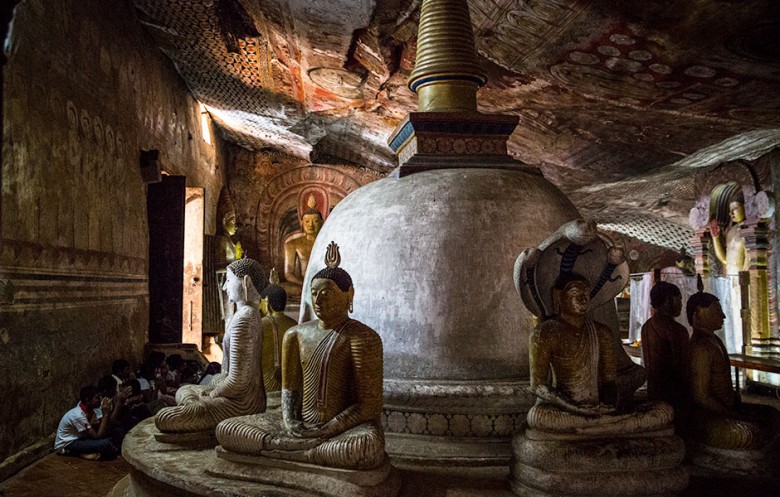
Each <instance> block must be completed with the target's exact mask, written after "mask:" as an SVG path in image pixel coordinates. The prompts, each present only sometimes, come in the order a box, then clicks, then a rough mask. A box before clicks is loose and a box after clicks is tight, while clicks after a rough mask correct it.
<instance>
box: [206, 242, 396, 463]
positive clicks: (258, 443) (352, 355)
mask: <svg viewBox="0 0 780 497" xmlns="http://www.w3.org/2000/svg"><path fill="white" fill-rule="evenodd" d="M325 262H326V265H327V267H326V268H325V269H323V270H321V271H320V272H318V273H317V274H315V275H314V277H313V278H312V283H311V299H312V304H313V307H314V312H315V314H316V315H317V317H318V318H319V319H318V320H313V321H309V322H306V323H303V324H300V325H297V326H295V327H293V328H291V329H290V330H289V331H288V332H287V333H286V334H285V336H284V340H283V342H282V408H281V416H280V415H279V414H277V412H269V413H265V414H261V415H256V416H243V417H240V418H234V419H229V420H226V421H223V422H222V423H220V424H219V426H218V427H217V430H216V435H217V440H218V441H219V443H220V444H221V445H222V449H224V450H225V451H228V452H234V453H241V454H253V455H260V456H264V457H266V458H275V459H285V460H291V461H301V462H307V463H313V464H317V465H321V466H329V467H334V468H345V469H359V470H364V469H371V468H375V467H378V466H380V465H381V464H383V463H384V462H385V458H386V454H385V451H384V434H383V431H382V428H381V426H380V424H379V420H380V414H381V411H382V402H383V398H382V374H383V371H382V341H381V339H380V337H379V335H378V334H377V333H376V332H375V331H374V330H372V329H371V328H369V327H368V326H366V325H364V324H363V323H361V322H359V321H356V320H354V319H350V317H349V312H350V310H351V307H352V298H353V296H354V289H353V287H352V278H351V277H350V276H349V274H348V273H347V272H346V271H344V270H343V269H341V268H340V267H338V265H339V262H340V255H339V253H338V246H336V244H335V243H331V244H330V246H329V247H328V251H327V255H326V257H325Z"/></svg>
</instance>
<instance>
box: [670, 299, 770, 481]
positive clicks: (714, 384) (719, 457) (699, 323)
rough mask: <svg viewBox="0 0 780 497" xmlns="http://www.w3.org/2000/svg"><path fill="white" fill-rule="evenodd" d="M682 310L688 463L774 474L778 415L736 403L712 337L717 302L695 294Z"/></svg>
mask: <svg viewBox="0 0 780 497" xmlns="http://www.w3.org/2000/svg"><path fill="white" fill-rule="evenodd" d="M685 312H686V315H687V317H688V322H690V324H691V326H692V327H693V334H692V335H691V340H690V395H691V399H692V401H693V412H692V415H691V418H692V419H691V421H692V422H691V424H690V432H689V436H690V437H691V439H692V440H693V441H694V442H695V444H692V452H693V461H694V463H695V464H698V465H701V466H706V467H709V468H712V469H715V470H719V471H723V470H725V471H736V472H745V473H750V474H754V475H755V474H759V473H761V470H762V469H765V470H768V471H770V472H772V471H776V468H777V467H778V465H780V454H779V453H778V449H780V412H778V411H777V410H776V409H775V408H773V407H771V406H767V405H761V404H742V403H740V401H739V399H738V398H737V397H736V395H735V393H734V389H733V387H732V384H731V374H730V372H729V367H730V362H729V356H728V353H727V352H726V347H725V345H724V344H723V341H721V339H720V338H719V337H718V336H717V335H716V334H715V332H716V331H717V330H719V329H720V328H721V327H722V326H723V320H724V318H725V315H724V314H723V310H722V308H721V306H720V301H719V300H718V298H717V297H716V296H715V295H712V294H710V293H704V292H701V291H700V292H699V293H696V294H694V295H692V296H691V297H690V298H689V299H688V304H687V305H686V308H685ZM713 449H714V450H713ZM773 468H774V469H773Z"/></svg>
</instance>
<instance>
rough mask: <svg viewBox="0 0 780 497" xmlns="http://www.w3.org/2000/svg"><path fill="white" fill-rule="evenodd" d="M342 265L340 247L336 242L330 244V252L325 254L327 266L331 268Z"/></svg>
mask: <svg viewBox="0 0 780 497" xmlns="http://www.w3.org/2000/svg"><path fill="white" fill-rule="evenodd" d="M339 264H341V254H340V253H339V246H338V245H336V242H330V245H328V250H327V251H326V252H325V265H326V266H328V267H329V268H336V267H339Z"/></svg>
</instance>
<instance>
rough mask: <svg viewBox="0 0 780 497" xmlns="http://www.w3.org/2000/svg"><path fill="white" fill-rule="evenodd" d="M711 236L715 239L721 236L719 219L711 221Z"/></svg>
mask: <svg viewBox="0 0 780 497" xmlns="http://www.w3.org/2000/svg"><path fill="white" fill-rule="evenodd" d="M710 235H711V236H712V237H713V238H714V237H716V236H718V235H720V225H719V224H718V220H717V219H713V220H712V221H710Z"/></svg>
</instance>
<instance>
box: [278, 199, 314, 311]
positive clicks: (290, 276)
mask: <svg viewBox="0 0 780 497" xmlns="http://www.w3.org/2000/svg"><path fill="white" fill-rule="evenodd" d="M307 205H308V207H309V208H308V209H306V210H305V211H304V212H303V215H302V216H301V229H302V230H303V233H300V234H298V235H295V236H292V237H291V238H289V239H287V241H285V242H284V279H285V280H286V282H285V284H284V288H285V291H287V293H288V295H291V296H298V295H300V294H301V287H302V286H303V278H304V276H305V275H306V268H307V267H308V265H309V256H310V255H311V248H312V247H313V246H314V240H315V239H316V238H317V234H318V233H319V232H320V228H322V223H323V220H322V213H321V212H320V211H318V210H317V208H316V207H317V203H316V201H315V200H314V196H313V195H311V196H309V200H308V203H307Z"/></svg>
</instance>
